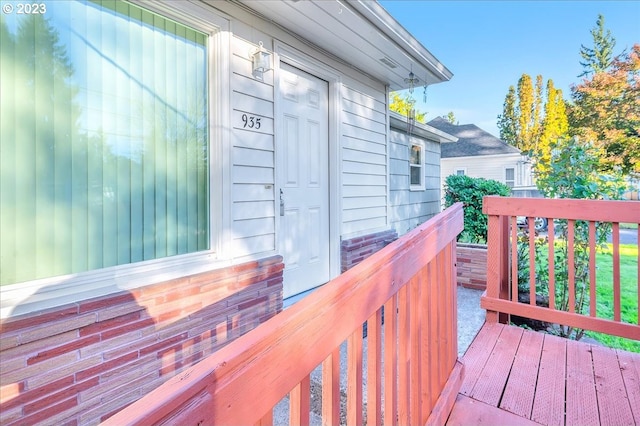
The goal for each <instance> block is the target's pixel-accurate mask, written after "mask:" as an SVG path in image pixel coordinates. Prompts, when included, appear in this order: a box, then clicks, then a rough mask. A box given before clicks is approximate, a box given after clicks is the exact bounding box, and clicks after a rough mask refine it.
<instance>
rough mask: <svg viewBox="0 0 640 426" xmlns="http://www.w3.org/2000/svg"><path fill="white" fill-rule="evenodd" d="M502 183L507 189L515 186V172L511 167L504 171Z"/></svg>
mask: <svg viewBox="0 0 640 426" xmlns="http://www.w3.org/2000/svg"><path fill="white" fill-rule="evenodd" d="M504 183H505V184H506V185H507V186H508V187H509V188H513V187H514V186H516V170H515V169H514V168H513V167H507V168H506V169H504Z"/></svg>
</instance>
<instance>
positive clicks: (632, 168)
mask: <svg viewBox="0 0 640 426" xmlns="http://www.w3.org/2000/svg"><path fill="white" fill-rule="evenodd" d="M571 98H572V101H573V103H572V104H571V105H570V106H569V123H570V125H571V134H572V135H574V136H579V138H580V140H582V141H591V142H593V143H594V145H595V146H596V147H597V148H599V149H600V150H601V154H602V159H601V161H600V163H599V165H600V168H601V169H602V170H606V171H612V170H614V169H615V168H616V167H619V168H621V169H622V171H623V172H624V173H631V174H636V175H640V44H635V45H634V46H633V48H632V49H631V51H630V52H629V53H623V54H621V55H619V56H618V57H616V58H615V59H614V60H613V62H612V64H611V66H610V67H609V69H608V70H607V71H606V72H599V73H596V74H594V75H592V76H591V77H590V78H588V79H585V80H584V81H583V82H582V83H581V84H579V85H576V86H573V87H572V88H571Z"/></svg>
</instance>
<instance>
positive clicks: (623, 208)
mask: <svg viewBox="0 0 640 426" xmlns="http://www.w3.org/2000/svg"><path fill="white" fill-rule="evenodd" d="M483 212H484V213H485V214H487V215H488V221H489V229H488V241H487V243H488V244H487V245H488V253H487V292H486V295H485V296H484V297H483V298H482V300H481V306H482V307H483V308H485V309H487V320H488V321H498V320H500V321H501V322H505V321H507V319H508V317H507V316H508V315H518V316H521V317H526V318H532V319H535V320H540V321H544V322H548V323H551V324H561V325H565V326H570V327H575V328H580V329H586V330H592V331H597V332H601V333H607V334H611V335H616V336H621V337H626V338H630V339H636V340H640V326H639V325H638V324H637V323H636V324H631V323H628V322H623V321H621V276H620V224H621V223H635V224H638V223H640V202H637V201H609V200H574V199H541V198H512V197H509V198H506V197H485V198H484V202H483ZM518 217H526V218H528V225H527V226H526V227H525V229H524V231H525V232H524V233H521V234H519V228H518V219H517V218H518ZM534 218H546V219H548V230H547V238H548V255H547V262H548V277H549V278H548V283H547V285H548V294H549V295H550V296H549V303H548V305H549V306H548V307H547V306H539V305H538V304H537V301H536V280H537V277H536V264H535V259H536V256H535V251H536V249H535V238H536V232H535V230H534ZM553 219H564V220H567V225H566V226H567V259H566V262H567V270H568V279H567V287H568V288H567V294H568V306H567V309H566V310H561V309H560V307H558V306H556V304H555V297H552V296H551V295H555V294H556V286H557V285H559V284H558V280H557V277H556V272H557V270H558V267H559V266H561V265H556V264H555V250H556V245H555V241H556V240H557V238H558V237H557V236H556V232H555V231H556V229H555V228H556V226H557V224H556V222H554V220H553ZM576 221H586V222H588V234H589V237H588V249H587V250H588V257H589V265H588V269H589V272H588V276H589V285H588V286H589V288H588V295H589V308H588V310H587V311H588V312H585V313H580V312H576V309H575V306H576V299H575V298H576V276H575V264H576V249H575V242H576V238H577V236H576ZM599 222H608V223H611V224H612V233H611V245H612V252H613V255H612V263H613V277H612V282H613V289H612V290H613V291H612V294H613V300H612V305H613V318H599V317H598V316H597V312H596V303H597V302H598V300H597V296H596V288H597V286H598V283H597V280H596V268H597V264H596V251H597V247H596V223H599ZM633 232H634V233H635V232H637V233H638V238H639V239H640V227H639V228H638V230H637V231H636V230H634V231H633ZM523 234H524V236H523ZM523 238H524V239H525V242H526V243H528V253H529V254H528V258H529V280H528V281H529V303H519V302H518V279H517V276H518V253H517V252H518V247H517V244H518V239H520V240H522V239H523ZM639 258H640V255H639ZM636 279H637V282H636V284H637V291H638V295H640V259H638V274H637V278H636ZM625 284H628V283H625ZM636 300H637V299H636ZM636 309H638V318H640V304H639V307H636Z"/></svg>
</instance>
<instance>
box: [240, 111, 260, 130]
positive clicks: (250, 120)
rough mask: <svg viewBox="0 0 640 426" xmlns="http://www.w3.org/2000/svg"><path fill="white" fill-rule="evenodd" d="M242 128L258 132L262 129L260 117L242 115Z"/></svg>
mask: <svg viewBox="0 0 640 426" xmlns="http://www.w3.org/2000/svg"><path fill="white" fill-rule="evenodd" d="M242 128H243V129H255V130H258V129H259V128H260V117H255V116H253V115H247V114H242Z"/></svg>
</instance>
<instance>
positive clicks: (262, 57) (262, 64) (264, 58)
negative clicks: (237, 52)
mask: <svg viewBox="0 0 640 426" xmlns="http://www.w3.org/2000/svg"><path fill="white" fill-rule="evenodd" d="M251 62H252V64H253V72H254V73H260V74H263V73H265V72H267V71H269V70H270V69H271V53H269V52H267V51H266V50H264V48H263V47H262V42H260V44H259V47H258V50H256V51H255V52H253V54H252V55H251Z"/></svg>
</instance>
